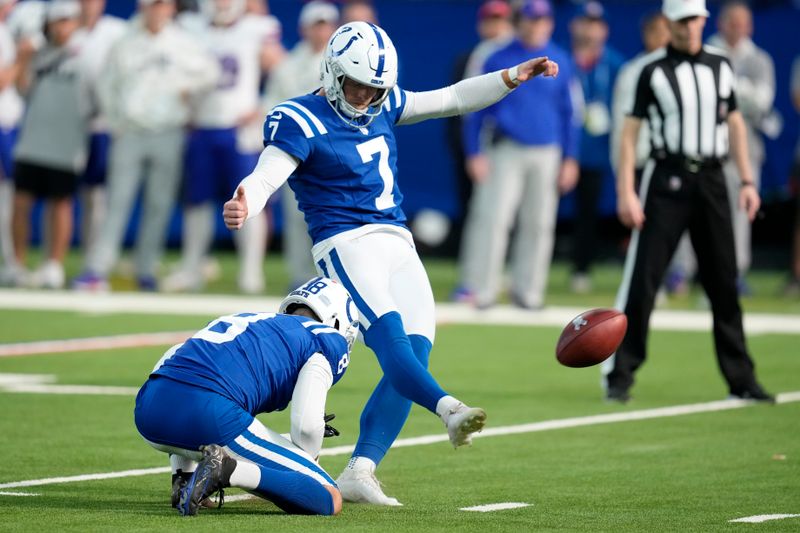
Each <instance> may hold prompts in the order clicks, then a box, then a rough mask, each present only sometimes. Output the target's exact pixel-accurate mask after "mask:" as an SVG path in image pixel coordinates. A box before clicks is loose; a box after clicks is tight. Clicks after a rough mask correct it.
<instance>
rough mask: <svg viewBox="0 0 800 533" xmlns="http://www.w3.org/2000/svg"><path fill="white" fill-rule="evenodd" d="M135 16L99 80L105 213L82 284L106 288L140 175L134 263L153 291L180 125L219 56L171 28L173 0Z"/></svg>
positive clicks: (178, 162) (174, 184) (142, 7)
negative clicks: (106, 148) (105, 133)
mask: <svg viewBox="0 0 800 533" xmlns="http://www.w3.org/2000/svg"><path fill="white" fill-rule="evenodd" d="M139 11H140V16H139V17H137V18H136V19H135V20H133V21H132V22H131V23H130V24H131V26H130V31H129V32H128V33H126V35H125V36H124V37H123V38H121V39H120V40H119V41H117V43H116V44H115V45H114V46H113V47H112V49H111V51H110V53H109V56H108V61H107V63H106V67H105V69H104V71H103V74H102V76H101V77H100V80H99V96H100V104H101V107H102V109H103V111H104V112H105V115H106V118H107V120H108V124H109V127H110V129H111V133H112V137H113V140H112V144H111V153H110V168H109V176H108V217H107V218H106V221H105V223H104V224H103V228H102V231H101V234H100V239H99V241H98V242H97V245H96V246H95V247H94V248H93V250H92V253H91V254H90V255H89V257H87V259H86V264H85V269H84V272H83V273H82V274H81V275H80V276H78V277H77V278H76V279H75V280H74V283H73V286H74V288H76V289H80V290H104V289H107V288H108V283H107V277H108V274H109V272H110V270H111V269H112V267H113V266H114V263H115V262H116V261H117V259H118V257H119V253H120V248H121V246H122V241H123V237H124V234H125V229H126V227H127V225H128V219H129V217H130V213H131V209H132V208H133V204H134V202H135V200H136V196H137V193H138V191H139V188H140V185H141V184H142V181H144V196H143V198H144V206H143V212H142V217H141V224H140V227H139V230H138V234H137V254H136V261H135V270H136V276H137V283H138V286H139V288H140V289H141V290H155V289H156V286H157V283H156V277H155V275H156V267H157V265H158V261H159V259H160V256H161V254H162V252H163V249H164V243H165V242H164V241H165V237H166V228H167V223H168V221H169V215H170V212H171V210H172V207H173V206H174V204H175V200H176V196H177V191H178V186H179V184H180V177H181V170H182V160H183V149H184V137H185V133H184V128H185V126H186V124H187V123H188V121H189V118H190V112H191V109H190V102H191V99H192V97H194V96H196V95H198V94H200V93H202V92H204V91H207V90H209V89H211V88H212V87H213V86H214V84H215V83H216V82H217V79H218V76H219V69H218V67H217V62H216V61H214V59H213V58H212V57H211V56H210V55H209V54H207V53H206V52H205V51H204V50H203V49H202V48H201V46H200V44H199V43H198V42H196V40H194V39H193V38H192V37H191V36H190V35H189V34H187V33H186V32H184V31H183V30H181V29H180V28H179V27H177V26H176V25H175V24H174V23H173V22H172V18H173V15H174V13H175V5H174V2H173V0H139Z"/></svg>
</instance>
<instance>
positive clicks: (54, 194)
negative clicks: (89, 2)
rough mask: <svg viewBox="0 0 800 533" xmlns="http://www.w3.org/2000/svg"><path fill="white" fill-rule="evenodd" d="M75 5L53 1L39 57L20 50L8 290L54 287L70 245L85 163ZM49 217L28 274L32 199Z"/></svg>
mask: <svg viewBox="0 0 800 533" xmlns="http://www.w3.org/2000/svg"><path fill="white" fill-rule="evenodd" d="M79 15H80V5H79V4H78V3H77V2H74V1H70V0H59V1H57V2H52V3H51V4H50V5H49V6H48V9H47V13H46V26H47V28H46V29H47V32H46V33H47V42H46V43H45V44H44V45H43V46H41V47H40V48H39V49H38V51H36V50H35V45H34V44H33V43H32V42H31V41H30V40H28V39H26V40H23V41H21V42H20V46H19V49H18V54H19V56H18V58H17V61H18V68H19V71H18V76H17V87H18V88H19V90H20V92H22V93H23V94H25V97H26V105H27V109H26V112H25V116H24V118H23V121H22V125H21V127H20V133H19V138H18V141H17V143H16V146H15V147H14V178H15V182H16V191H15V193H14V206H13V215H12V229H13V240H14V255H15V265H14V267H13V276H12V278H13V279H11V282H12V283H13V284H14V285H17V286H21V285H30V286H34V287H45V288H54V289H57V288H60V287H62V286H63V285H64V267H63V263H64V258H65V256H66V253H67V251H68V249H69V243H70V240H71V239H72V202H73V197H74V195H75V192H76V190H77V187H78V179H79V178H78V177H79V175H80V174H81V173H82V172H83V169H84V165H85V164H86V154H87V142H86V135H85V132H86V124H87V117H88V104H87V99H86V93H85V87H84V84H83V82H82V79H81V73H80V65H79V59H78V55H79V46H78V44H77V41H76V39H75V38H74V37H75V31H76V30H77V28H78V25H79V21H78V20H79V19H78V17H79ZM40 199H41V200H44V201H45V205H46V209H47V211H48V216H47V217H46V218H47V223H46V229H45V231H46V232H48V234H47V237H48V239H47V240H48V241H49V242H48V243H47V244H48V245H47V246H46V248H47V251H46V253H45V254H43V255H44V257H45V259H44V261H42V264H41V265H40V266H39V268H38V269H37V270H36V271H34V272H33V273H30V274H29V273H28V272H27V270H26V261H27V252H28V241H29V239H30V234H31V213H32V210H33V206H34V204H35V202H36V201H37V200H40Z"/></svg>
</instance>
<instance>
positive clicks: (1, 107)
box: [0, 0, 25, 285]
mask: <svg viewBox="0 0 800 533" xmlns="http://www.w3.org/2000/svg"><path fill="white" fill-rule="evenodd" d="M15 3H16V0H0V285H4V284H6V283H8V282H9V281H10V278H11V276H12V273H11V268H12V265H13V263H14V260H13V258H14V251H13V247H12V242H11V202H12V198H13V196H14V181H13V175H12V174H13V173H12V170H13V166H14V165H13V157H12V150H13V149H14V143H15V141H16V138H17V132H18V128H19V122H20V120H21V119H22V112H23V110H24V107H25V106H24V104H23V102H22V97H20V95H19V92H18V91H17V87H16V84H15V82H16V78H17V72H18V70H19V69H18V65H17V47H16V43H15V42H14V36H13V34H12V33H11V28H9V26H8V24H7V23H6V22H7V19H8V17H9V14H10V13H11V10H12V9H13V8H14V4H15Z"/></svg>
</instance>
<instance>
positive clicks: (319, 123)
mask: <svg viewBox="0 0 800 533" xmlns="http://www.w3.org/2000/svg"><path fill="white" fill-rule="evenodd" d="M281 105H282V106H287V105H288V106H291V107H294V108H296V109H297V110H299V111H301V112H302V113H303V115H305V117H306V118H308V119H310V120H311V122H312V124H314V126H316V127H317V131H318V132H319V133H320V134H321V135H325V134H326V133H328V130H327V129H325V125H324V124H322V121H321V120H320V119H318V118H317V116H316V115H315V114H314V113H312V112H311V111H310V110H309V109H308V108H307V107H306V106H304V105H302V104H298V103H297V102H294V101H292V100H288V101H286V102H283V103H282V104H281Z"/></svg>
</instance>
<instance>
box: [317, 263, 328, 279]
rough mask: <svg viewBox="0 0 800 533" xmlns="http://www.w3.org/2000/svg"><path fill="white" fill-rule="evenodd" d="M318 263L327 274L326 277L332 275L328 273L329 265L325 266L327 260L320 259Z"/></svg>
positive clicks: (323, 273)
mask: <svg viewBox="0 0 800 533" xmlns="http://www.w3.org/2000/svg"><path fill="white" fill-rule="evenodd" d="M317 264H318V265H319V269H320V270H322V275H323V276H325V277H326V278H330V277H331V276H330V274H328V267H327V266H325V260H324V259H320V260H319V261H317Z"/></svg>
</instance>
